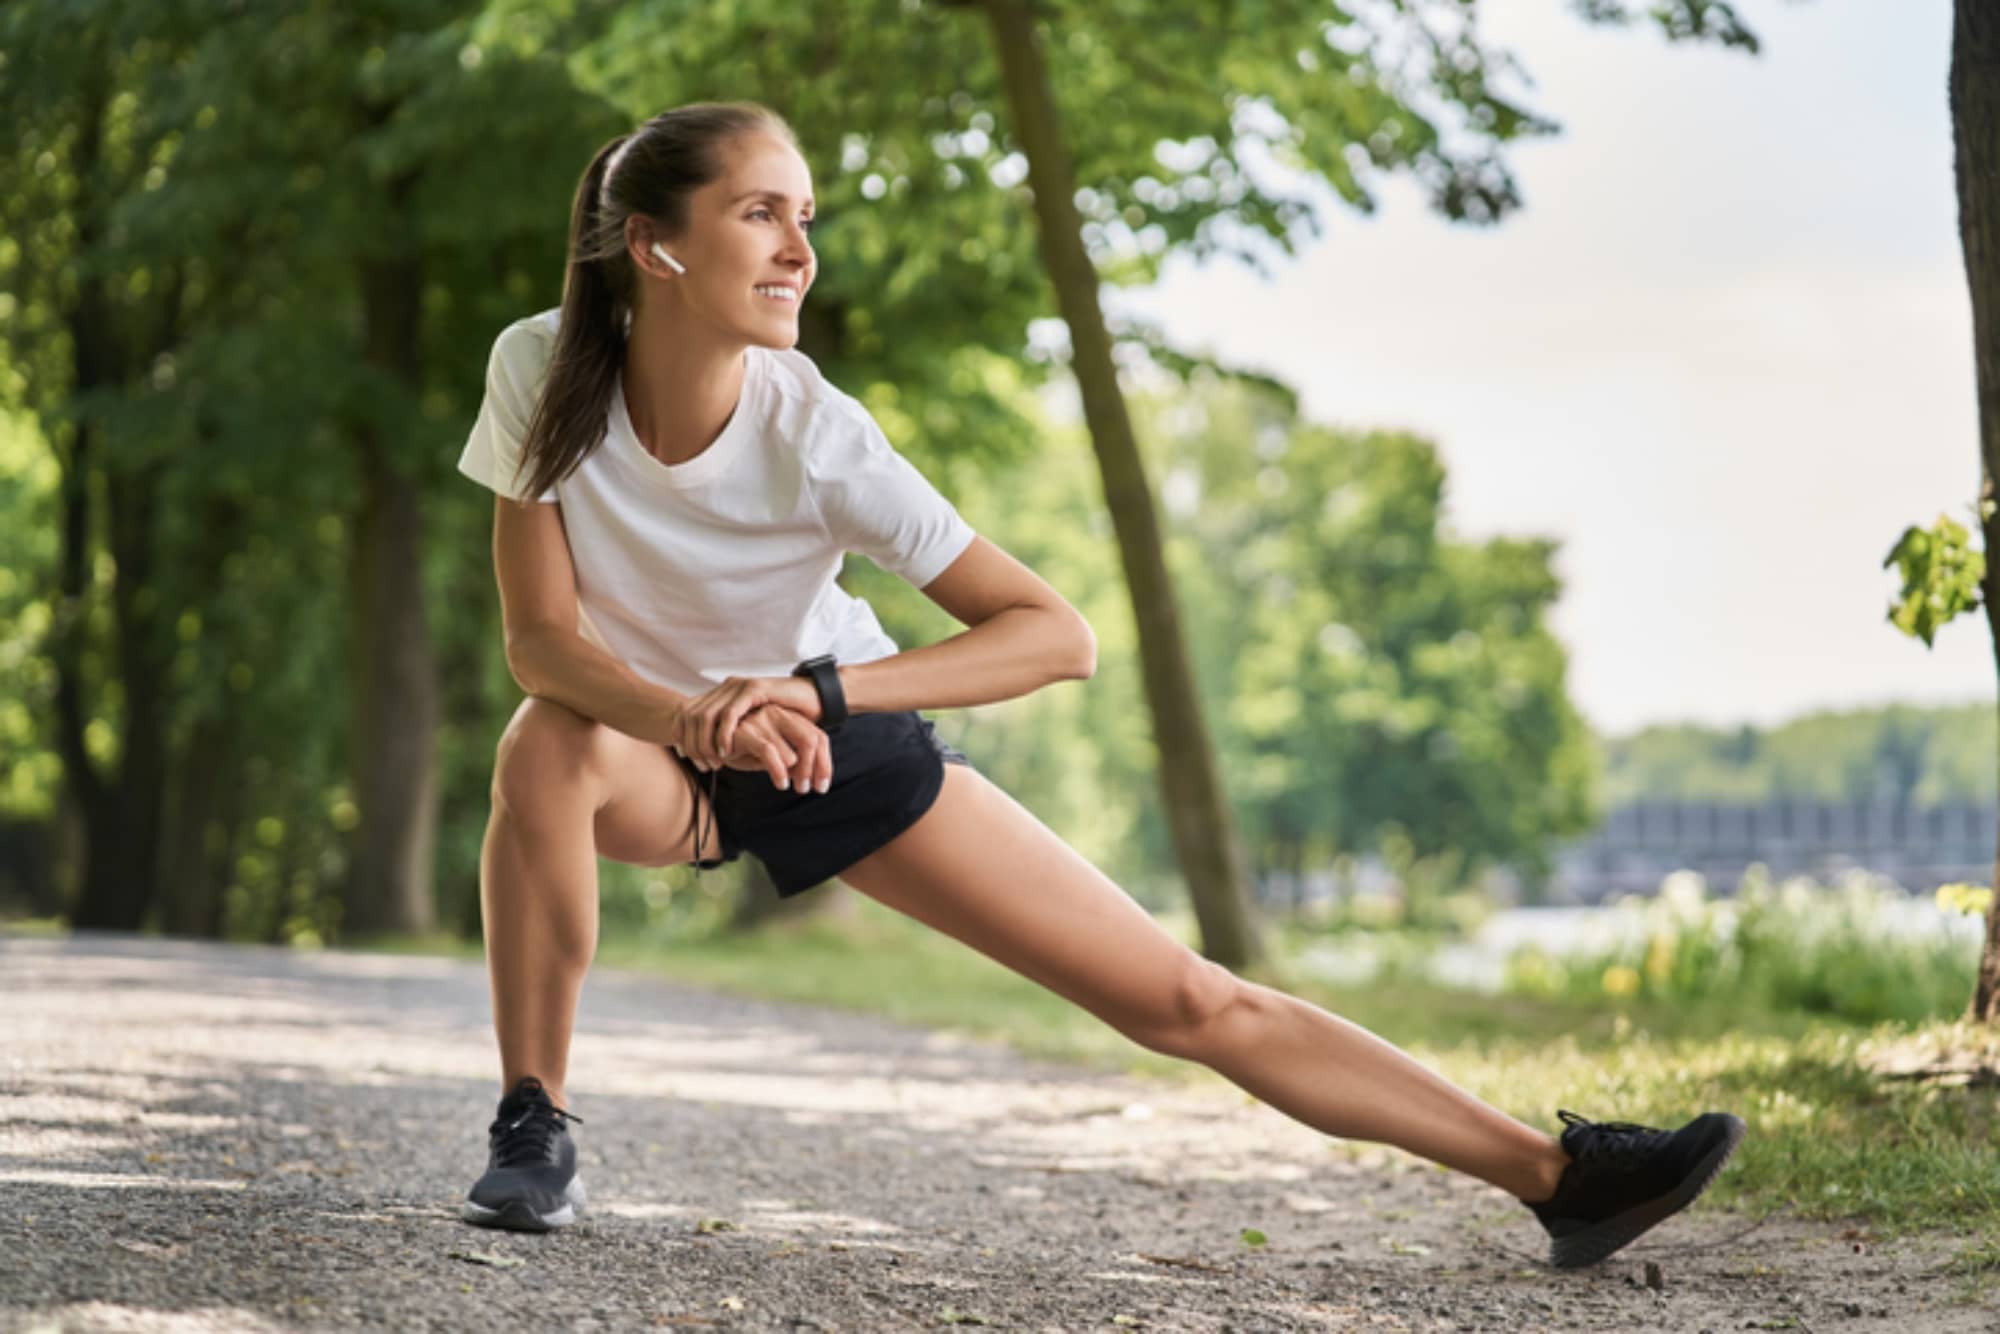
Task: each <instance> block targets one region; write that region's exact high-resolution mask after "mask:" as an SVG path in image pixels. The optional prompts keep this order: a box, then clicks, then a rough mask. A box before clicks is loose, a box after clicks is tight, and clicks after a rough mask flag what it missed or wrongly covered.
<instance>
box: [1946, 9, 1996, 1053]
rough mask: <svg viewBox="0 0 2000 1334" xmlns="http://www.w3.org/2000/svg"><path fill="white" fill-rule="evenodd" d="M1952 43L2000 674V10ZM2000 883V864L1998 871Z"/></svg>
mask: <svg viewBox="0 0 2000 1334" xmlns="http://www.w3.org/2000/svg"><path fill="white" fill-rule="evenodd" d="M1955 10H1956V15H1955V20H1954V23H1953V32H1952V45H1951V123H1952V136H1953V139H1954V140H1955V143H1956V148H1957V162H1958V233H1959V240H1960V242H1961V244H1962V245H1963V246H1964V248H1965V276H1966V283H1967V286H1968V287H1969V288H1970V289H1971V294H1972V348H1973V361H1974V364H1975V366H1976V368H1977V371H1978V386H1979V459H1980V480H1981V484H1980V510H1981V515H1980V529H1981V531H1982V533H1983V534H1984V537H1985V544H1986V579H1985V584H1984V587H1983V589H1982V591H1983V593H1984V601H1985V604H1986V624H1987V628H1988V629H1989V630H1990V631H1991V632H1992V635H1993V646H1994V666H1995V669H1996V673H2000V512H1996V510H1995V506H1994V502H1995V501H1996V500H1997V499H2000V497H1996V495H1995V488H1994V479H1995V478H1996V477H2000V9H1995V8H1994V7H1993V6H1991V5H1990V4H1988V3H1986V2H1985V0H1958V3H1957V5H1956V6H1955ZM1994 882H1995V885H1996V887H2000V864H1996V866H1995V868H1994ZM1971 1017H1972V1018H1974V1019H1976V1020H1980V1021H1982V1022H1985V1023H1994V1022H2000V893H1996V894H1995V895H1994V899H1993V904H1992V906H1991V907H1990V908H1989V909H1988V910H1987V914H1986V948H1985V950H1984V952H1983V953H1982V955H1981V957H1980V961H1979V982H1978V985H1977V986H1976V987H1975V989H1974V992H1973V997H1972V1006H1971Z"/></svg>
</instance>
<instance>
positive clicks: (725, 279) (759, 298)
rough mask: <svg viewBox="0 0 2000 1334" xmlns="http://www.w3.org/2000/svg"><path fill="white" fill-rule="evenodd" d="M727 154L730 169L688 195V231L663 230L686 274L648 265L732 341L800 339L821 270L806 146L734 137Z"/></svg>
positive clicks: (768, 343)
mask: <svg viewBox="0 0 2000 1334" xmlns="http://www.w3.org/2000/svg"><path fill="white" fill-rule="evenodd" d="M722 161H723V170H722V174H721V175H720V176H719V177H717V178H716V179H715V180H713V181H710V182H709V183H708V184H707V185H704V186H702V187H701V188H700V189H699V190H696V191H695V192H694V195H693V196H692V197H691V198H690V199H689V201H688V225H687V230H686V231H685V232H684V233H683V234H682V235H681V236H680V237H678V238H674V237H667V236H662V237H660V238H659V239H660V244H661V246H662V247H663V248H665V250H666V252H667V253H668V254H670V255H672V256H673V257H674V258H675V259H677V260H679V261H680V262H681V264H682V265H684V266H685V267H686V269H687V272H686V273H675V272H674V271H673V270H672V269H671V268H670V267H668V266H667V265H665V264H663V263H662V262H661V261H660V258H659V256H657V255H653V254H650V253H645V254H644V259H645V262H646V264H647V269H648V272H650V273H651V274H653V275H654V276H656V277H659V278H663V279H664V280H665V281H664V283H663V284H662V286H663V287H665V288H666V290H667V292H668V293H670V296H669V299H670V300H672V301H674V302H675V304H676V305H678V306H679V307H680V308H681V309H682V310H683V311H684V312H686V313H687V314H689V315H692V316H694V317H696V318H699V319H700V320H702V321H703V322H704V323H706V324H710V325H712V326H714V327H715V328H716V331H717V332H718V333H720V334H721V335H722V336H723V337H725V338H726V339H728V340H729V341H739V340H740V341H742V342H744V343H748V344H753V345H756V346H761V347H774V348H788V347H791V346H792V345H793V344H794V343H796V342H798V338H799V303H800V302H801V301H803V300H805V295H806V291H807V289H808V288H810V287H811V286H812V281H813V275H814V272H815V263H816V261H815V259H814V256H813V250H812V243H811V242H810V241H809V240H808V239H807V236H806V232H807V230H808V229H809V228H810V227H811V225H812V216H813V198H812V173H811V172H810V171H809V170H808V169H807V167H806V162H805V159H804V158H802V157H800V156H799V153H798V150H797V149H795V148H793V147H792V146H791V145H790V144H788V143H786V142H785V141H784V140H783V139H780V138H777V137H776V136H773V135H769V134H761V133H760V134H751V135H744V136H741V137H739V138H737V139H734V140H731V141H730V142H728V143H727V144H725V145H724V146H723V148H722ZM642 253H644V252H643V251H642ZM649 286H650V285H649ZM658 290H660V289H659V288H654V291H658Z"/></svg>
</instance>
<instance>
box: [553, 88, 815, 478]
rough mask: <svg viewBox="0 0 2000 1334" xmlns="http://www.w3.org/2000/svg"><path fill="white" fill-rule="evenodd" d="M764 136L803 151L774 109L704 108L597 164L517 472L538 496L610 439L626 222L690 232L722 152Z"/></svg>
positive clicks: (627, 272)
mask: <svg viewBox="0 0 2000 1334" xmlns="http://www.w3.org/2000/svg"><path fill="white" fill-rule="evenodd" d="M759 132H761V133H767V134H775V135H777V136H779V137H780V138H782V139H784V140H785V141H786V142H787V143H790V144H792V145H793V146H794V147H797V145H798V140H797V138H796V137H795V136H794V135H793V134H792V130H791V127H790V126H789V125H787V124H785V121H784V118H783V117H781V116H779V115H778V113H777V112H775V111H772V110H771V109H770V108H768V107H764V106H760V105H758V104H757V103H755V102H697V103H693V104H691V105H688V106H683V107H675V108H673V109H672V110H670V111H663V112H661V113H660V114H659V115H657V116H654V117H653V118H652V119H651V120H648V121H647V122H646V123H645V124H643V125H641V126H640V127H639V128H638V129H637V130H634V131H633V132H632V133H631V134H625V135H620V136H619V137H618V138H616V139H613V140H612V141H611V142H610V143H607V144H605V145H604V147H602V148H600V149H598V150H597V153H596V155H595V156H594V157H592V158H591V159H590V165H589V166H588V167H586V168H585V169H584V172H583V179H582V180H581V181H579V182H578V183H577V187H576V202H575V203H574V204H573V205H572V206H571V208H570V224H569V261H568V263H569V267H568V268H567V270H565V272H564V274H563V295H562V324H561V327H560V328H559V329H558V330H557V331H556V346H555V351H554V352H553V353H552V354H551V355H550V358H549V375H548V381H547V383H546V384H545V385H544V386H543V388H542V392H541V396H540V398H539V399H538V400H537V401H536V403H535V411H534V415H533V416H532V417H530V418H529V421H528V438H527V439H526V440H525V441H524V442H523V443H522V447H521V461H520V464H519V467H518V468H517V469H516V477H517V478H518V477H519V475H520V473H522V472H525V473H527V474H528V485H527V491H526V493H525V494H526V495H527V496H528V497H529V498H530V499H532V498H533V497H535V496H539V495H541V494H542V493H543V492H544V491H546V490H548V489H549V488H550V487H552V486H554V485H555V484H556V483H557V482H558V481H560V480H562V479H563V478H565V477H567V476H569V474H570V473H571V472H572V471H574V470H575V468H576V466H577V465H578V464H579V463H581V462H583V459H584V456H585V455H587V454H589V453H590V451H591V450H593V449H595V448H596V447H597V445H598V443H599V442H600V441H602V440H603V438H604V423H605V414H606V412H607V410H608V409H609V407H610V405H611V390H612V386H613V384H614V383H616V381H617V378H618V372H619V369H620V368H621V367H622V366H623V365H624V364H625V325H626V321H627V320H628V319H629V318H630V317H631V314H632V308H633V305H634V301H635V298H636V296H637V294H638V292H637V289H638V280H637V277H636V275H635V274H634V273H633V271H632V257H631V255H630V254H629V253H628V252H627V251H626V249H625V220H626V219H627V218H630V217H631V216H633V215H634V214H640V215H643V216H645V217H649V218H652V219H653V220H654V221H655V222H656V223H658V224H659V226H660V229H661V230H662V231H663V232H665V233H667V234H669V235H672V234H674V233H677V232H679V231H680V230H681V229H682V228H684V227H685V226H686V225H687V220H688V196H689V195H691V194H693V193H694V192H695V191H696V190H698V189H700V188H701V187H702V186H704V185H707V184H708V183H709V182H710V181H713V180H715V179H716V177H718V176H720V175H721V174H722V155H721V153H720V151H719V150H720V149H721V147H722V145H723V144H725V143H727V142H729V141H730V140H733V139H736V138H739V137H741V136H743V135H748V134H754V133H759Z"/></svg>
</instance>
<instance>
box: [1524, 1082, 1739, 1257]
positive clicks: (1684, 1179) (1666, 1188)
mask: <svg viewBox="0 0 2000 1334" xmlns="http://www.w3.org/2000/svg"><path fill="white" fill-rule="evenodd" d="M1556 1115H1558V1116H1560V1117H1561V1118H1562V1119H1563V1124H1564V1125H1565V1126H1567V1127H1568V1128H1567V1129H1565V1130H1564V1131H1563V1133H1562V1147H1563V1152H1564V1153H1567V1154H1568V1155H1569V1156H1570V1158H1571V1159H1572V1161H1571V1162H1570V1164H1569V1166H1567V1167H1565V1168H1564V1169H1563V1174H1562V1180H1561V1181H1559V1182H1558V1183H1557V1184H1556V1193H1555V1194H1554V1195H1552V1196H1550V1197H1549V1198H1548V1199H1546V1200H1544V1201H1542V1202H1541V1203H1540V1204H1530V1205H1529V1206H1528V1207H1529V1208H1530V1209H1532V1210H1534V1211H1535V1217H1536V1218H1538V1219H1540V1220H1541V1223H1542V1226H1543V1227H1544V1228H1546V1229H1548V1234H1549V1263H1550V1264H1552V1265H1554V1266H1555V1267H1556V1268H1557V1269H1581V1268H1582V1267H1583V1266H1585V1265H1594V1264H1596V1263H1597V1262H1598V1261H1599V1260H1602V1259H1604V1258H1605V1257H1606V1256H1608V1255H1610V1254H1611V1253H1612V1252H1613V1251H1615V1250H1617V1249H1618V1248H1619V1247H1621V1246H1624V1245H1626V1244H1627V1243H1628V1242H1631V1241H1633V1240H1634V1239H1636V1238H1637V1237H1638V1236H1639V1235H1640V1234H1641V1233H1643V1232H1645V1231H1646V1230H1647V1229H1648V1228H1650V1227H1652V1226H1653V1225H1654V1224H1655V1223H1658V1222H1660V1221H1661V1220H1663V1219H1666V1218H1669V1217H1671V1216H1673V1215H1674V1214H1677V1213H1679V1212H1680V1211H1681V1210H1682V1209H1685V1208H1687V1206H1688V1205H1689V1204H1690V1203H1692V1202H1693V1200H1694V1197H1695V1196H1697V1195H1699V1194H1701V1193H1702V1191H1704V1190H1706V1189H1707V1188H1708V1183H1709V1182H1711V1181H1713V1180H1714V1179H1715V1174H1716V1173H1717V1172H1720V1171H1721V1170H1722V1165H1723V1164H1724V1163H1726V1162H1728V1161H1729V1156H1730V1155H1731V1154H1733V1153H1735V1152H1736V1146H1737V1145H1738V1144H1740V1143H1742V1142H1743V1130H1744V1127H1743V1122H1742V1121H1741V1120H1739V1119H1738V1118H1736V1117H1734V1116H1731V1115H1729V1114H1728V1113H1727V1112H1706V1113H1704V1114H1702V1115H1701V1116H1697V1117H1696V1118H1695V1119H1694V1120H1692V1121H1690V1122H1688V1123H1687V1124H1686V1125H1684V1126H1682V1127H1681V1128H1680V1129H1679V1130H1655V1129H1653V1128H1652V1127H1651V1126H1635V1125H1633V1124H1631V1123H1630V1122H1627V1121H1586V1120H1584V1119H1583V1118H1582V1117H1580V1116H1578V1115H1577V1114H1576V1113H1575V1112H1557V1113H1556Z"/></svg>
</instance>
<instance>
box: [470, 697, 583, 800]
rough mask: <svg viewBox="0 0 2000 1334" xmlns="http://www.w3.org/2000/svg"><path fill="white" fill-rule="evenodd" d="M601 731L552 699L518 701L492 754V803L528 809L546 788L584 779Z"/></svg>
mask: <svg viewBox="0 0 2000 1334" xmlns="http://www.w3.org/2000/svg"><path fill="white" fill-rule="evenodd" d="M602 726H603V724H601V723H599V722H597V721H596V720H595V719H591V718H586V717H584V716H583V715H582V714H580V713H578V712H576V711H575V710H574V709H570V708H568V707H566V706H564V705H561V704H558V703H556V702H555V701H554V700H549V699H540V698H537V697H535V696H530V697H528V698H527V699H525V700H523V701H522V702H521V707H520V708H518V709H516V710H514V716H513V717H512V718H510V719H508V721H507V729H506V731H504V732H502V733H501V734H500V743H499V745H498V746H497V747H495V749H494V754H493V801H494V804H496V805H502V806H507V807H511V808H513V809H516V810H523V809H528V810H531V809H533V808H534V807H535V805H536V801H535V798H536V796H537V794H538V793H539V792H543V791H546V790H547V788H548V786H549V785H550V784H551V783H573V782H575V781H576V780H577V779H579V778H581V777H583V776H584V775H586V774H587V773H588V772H589V771H590V768H591V763H592V752H593V751H594V749H595V747H596V744H597V742H596V733H597V732H598V731H599V730H600V729H601V728H602Z"/></svg>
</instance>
